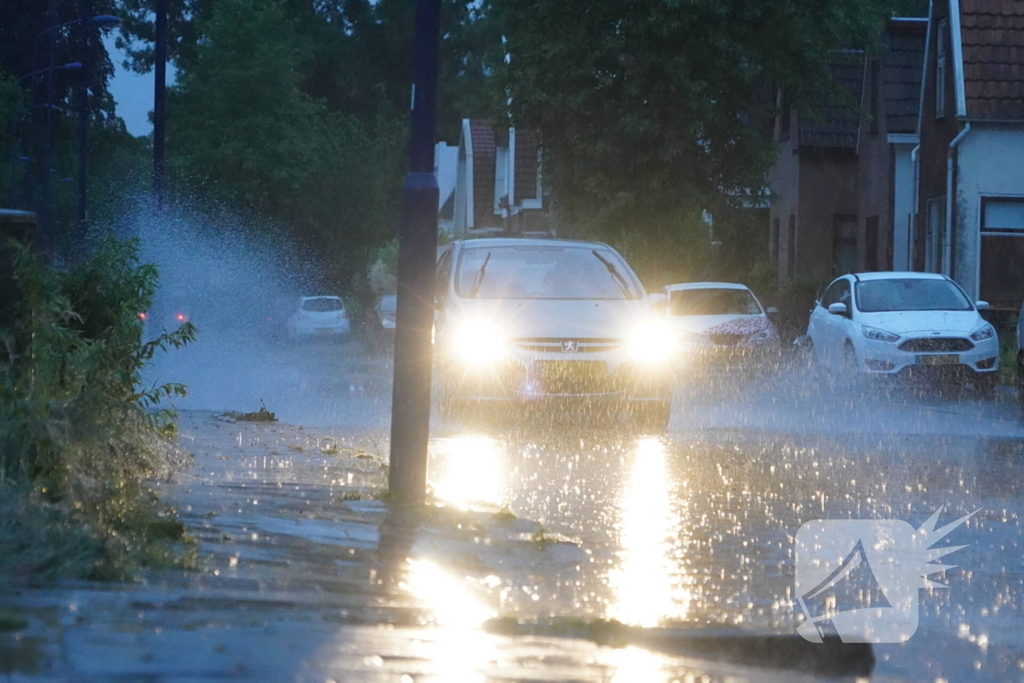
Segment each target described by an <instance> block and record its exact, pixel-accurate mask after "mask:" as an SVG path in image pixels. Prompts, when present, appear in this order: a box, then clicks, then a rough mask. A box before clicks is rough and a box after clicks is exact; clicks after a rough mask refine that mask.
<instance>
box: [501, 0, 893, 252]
mask: <svg viewBox="0 0 1024 683" xmlns="http://www.w3.org/2000/svg"><path fill="white" fill-rule="evenodd" d="M492 3H493V8H494V12H495V18H496V20H497V21H499V23H500V24H501V26H502V28H503V31H504V35H505V36H506V39H507V55H508V59H506V60H502V61H501V62H500V63H498V64H496V65H495V66H496V69H497V73H498V75H499V79H498V87H499V88H500V89H501V90H502V91H504V92H507V93H508V94H509V95H510V96H511V105H510V114H511V118H512V120H513V122H515V123H516V124H517V125H523V126H529V127H531V128H536V129H539V130H540V131H541V132H542V135H543V139H544V144H545V151H546V156H545V164H546V169H545V175H546V177H547V178H548V179H550V181H551V185H552V186H553V194H554V199H555V201H556V202H557V206H558V209H559V213H560V216H561V218H562V219H563V221H564V222H565V223H568V225H569V229H570V230H572V229H575V230H577V231H582V232H584V233H586V234H590V235H597V236H601V237H604V238H607V239H615V238H617V237H621V236H622V235H624V234H641V235H651V236H654V238H655V239H654V240H652V248H656V249H661V250H663V249H664V248H666V247H667V246H671V245H672V235H673V232H674V231H675V229H676V227H677V226H679V225H682V224H690V225H694V224H695V223H694V217H695V215H698V214H700V213H701V212H702V210H705V209H707V210H710V211H711V212H712V213H714V214H716V215H717V214H720V213H723V212H725V211H726V210H727V209H729V208H730V207H737V206H739V205H740V204H741V203H742V202H740V201H738V198H739V197H741V196H744V195H747V194H748V193H749V192H751V191H753V192H755V193H756V192H757V191H759V190H760V189H761V188H762V187H763V186H764V181H765V173H766V170H767V168H768V167H769V165H770V163H771V161H772V159H773V154H774V146H773V142H772V140H771V136H770V130H769V126H767V125H766V124H770V122H771V121H772V119H773V116H774V113H775V107H774V105H775V102H774V101H773V99H772V97H771V93H772V92H774V91H777V90H780V89H781V90H783V91H785V92H786V93H787V97H788V98H789V102H790V103H791V104H794V105H801V104H807V105H811V104H813V102H814V95H815V94H816V93H819V92H820V91H821V89H822V88H827V87H830V85H829V80H828V73H827V69H826V60H825V57H826V54H827V52H828V51H829V50H831V49H835V48H841V47H848V46H857V47H863V46H864V45H865V44H866V42H867V41H868V39H869V36H871V35H873V32H874V30H875V28H877V26H879V25H880V22H881V20H882V19H884V18H885V16H886V14H887V12H888V6H887V5H886V4H885V3H884V2H883V0H843V1H842V2H834V1H832V0H774V1H773V2H764V1H763V0H689V1H687V2H682V1H679V0H633V1H632V2H622V1H620V0H585V1H583V0H563V1H562V2H557V3H553V2H546V1H544V0H492Z"/></svg>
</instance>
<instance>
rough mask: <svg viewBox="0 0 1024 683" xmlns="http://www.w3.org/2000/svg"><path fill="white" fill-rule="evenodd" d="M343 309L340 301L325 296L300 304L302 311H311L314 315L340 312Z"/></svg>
mask: <svg viewBox="0 0 1024 683" xmlns="http://www.w3.org/2000/svg"><path fill="white" fill-rule="evenodd" d="M342 308H344V307H343V306H342V304H341V299H338V298H335V297H330V296H325V297H319V298H316V299H306V300H305V301H304V302H302V310H304V311H313V312H314V313H327V312H330V311H340V310H341V309H342Z"/></svg>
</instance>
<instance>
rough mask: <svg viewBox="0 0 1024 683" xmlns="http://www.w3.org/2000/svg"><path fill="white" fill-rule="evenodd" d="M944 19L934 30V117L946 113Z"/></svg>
mask: <svg viewBox="0 0 1024 683" xmlns="http://www.w3.org/2000/svg"><path fill="white" fill-rule="evenodd" d="M946 30H947V29H946V20H945V19H943V20H942V21H940V22H939V25H938V28H937V29H936V31H935V118H937V119H941V118H942V117H943V116H945V115H946Z"/></svg>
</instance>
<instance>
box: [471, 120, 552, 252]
mask: <svg viewBox="0 0 1024 683" xmlns="http://www.w3.org/2000/svg"><path fill="white" fill-rule="evenodd" d="M453 201H454V206H453V208H452V215H453V219H452V233H453V235H455V236H460V237H467V236H474V235H476V236H481V235H488V234H499V233H500V234H505V233H508V234H532V233H546V232H549V231H550V221H549V216H548V211H547V201H546V198H545V196H544V186H543V174H542V150H541V145H540V136H539V135H538V134H537V132H536V131H532V130H529V129H524V128H519V129H517V128H501V127H497V126H495V125H494V124H493V123H491V122H490V121H480V120H476V119H464V120H463V121H462V133H461V135H460V139H459V151H458V165H457V172H456V180H455V192H454V195H453Z"/></svg>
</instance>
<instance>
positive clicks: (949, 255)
mask: <svg viewBox="0 0 1024 683" xmlns="http://www.w3.org/2000/svg"><path fill="white" fill-rule="evenodd" d="M970 132H971V124H970V122H968V123H967V124H966V125H964V128H963V130H961V131H960V132H959V133H957V135H956V137H955V138H953V140H952V141H951V142H950V143H949V153H948V154H947V155H946V234H945V236H944V237H943V245H942V271H943V272H944V273H945V274H946V275H948V276H949V277H953V244H954V241H953V194H954V192H953V154H954V153H955V152H956V149H957V147H959V146H960V143H961V142H962V141H963V139H964V138H965V137H967V134H968V133H970Z"/></svg>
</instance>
